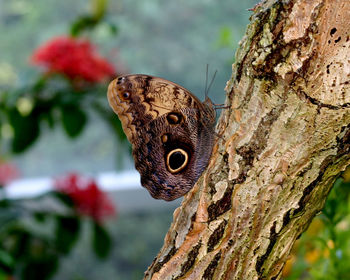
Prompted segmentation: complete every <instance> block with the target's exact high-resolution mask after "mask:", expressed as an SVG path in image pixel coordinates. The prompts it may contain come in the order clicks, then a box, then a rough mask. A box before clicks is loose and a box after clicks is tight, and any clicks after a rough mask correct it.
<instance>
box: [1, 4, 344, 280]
mask: <svg viewBox="0 0 350 280" xmlns="http://www.w3.org/2000/svg"><path fill="white" fill-rule="evenodd" d="M257 2H258V1H256V0H249V1H238V0H221V1H213V0H205V1H203V0H201V1H200V0H186V1H185V0H177V1H160V0H144V1H136V0H128V1H118V0H114V1H108V0H90V1H87V0H85V1H83V0H76V1H54V0H0V34H1V38H0V54H1V55H0V136H1V138H0V280H10V279H36V280H41V279H55V280H59V279H72V280H88V279H101V277H102V278H103V279H141V278H142V277H143V272H144V271H145V270H146V269H147V267H148V265H150V264H151V262H152V260H153V258H154V257H155V256H156V254H157V252H158V251H159V249H160V248H161V246H162V244H163V238H164V235H165V233H166V231H167V229H168V228H169V226H170V223H171V221H172V213H173V211H174V209H175V208H176V207H177V206H178V205H179V204H180V203H181V199H178V200H176V201H174V202H171V203H166V202H163V201H158V200H154V199H152V198H151V197H150V195H149V194H148V192H147V190H145V189H144V188H142V187H141V186H140V183H139V175H138V173H137V172H136V171H135V170H134V166H133V165H134V164H133V160H132V157H131V149H130V144H129V143H128V141H126V138H125V136H124V134H123V132H122V129H121V125H120V122H119V120H118V118H117V116H116V115H114V113H113V112H112V110H111V109H110V108H109V106H108V103H107V99H106V91H107V86H108V83H109V82H110V81H111V80H112V79H113V78H114V77H116V76H117V75H119V74H126V73H144V74H149V75H154V76H160V77H163V78H165V79H168V80H171V81H173V82H175V83H178V84H180V85H182V86H184V87H185V88H187V89H189V90H190V91H191V92H193V93H194V94H195V95H197V96H198V97H199V98H200V99H202V100H203V98H204V87H205V75H206V65H207V64H209V77H211V75H213V73H214V71H215V70H218V74H217V75H216V79H215V81H214V84H213V86H212V88H211V91H210V93H209V96H210V98H211V99H212V100H213V101H214V103H223V102H224V100H225V94H224V87H225V84H226V81H227V80H228V79H229V78H230V75H231V67H232V63H233V62H234V53H235V50H236V48H237V46H238V41H239V40H240V39H241V38H242V37H243V35H244V31H245V28H246V26H247V24H248V23H249V16H250V15H251V11H249V10H248V9H249V8H253V7H254V5H255V4H256V3H257ZM349 181H350V172H349V171H347V172H345V173H344V174H343V178H340V179H339V180H338V181H337V184H336V186H335V187H334V189H333V191H332V193H331V196H330V198H329V200H328V201H327V205H326V208H325V210H324V211H323V214H322V215H320V217H319V218H317V219H315V221H314V222H313V224H312V225H311V226H310V228H309V231H308V233H307V234H305V235H303V238H301V240H300V241H299V242H298V244H297V245H296V246H295V248H294V250H293V254H292V255H291V257H290V260H289V261H288V263H287V265H286V268H285V271H284V277H285V279H346V277H348V278H350V268H349V265H348V263H350V262H349V258H350V249H349V248H350V246H349V245H350V244H349V242H350V229H349V217H350V216H349V205H350V204H349V201H350V200H349V193H350V192H349V183H348V182H349ZM325 275H326V276H325ZM322 277H326V278H322ZM344 277H345V278H344Z"/></svg>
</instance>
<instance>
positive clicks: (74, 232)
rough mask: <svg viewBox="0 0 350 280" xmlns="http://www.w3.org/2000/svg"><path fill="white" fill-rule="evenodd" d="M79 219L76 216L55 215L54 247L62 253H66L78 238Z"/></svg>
mask: <svg viewBox="0 0 350 280" xmlns="http://www.w3.org/2000/svg"><path fill="white" fill-rule="evenodd" d="M79 232H80V220H79V218H78V217H65V216H57V220H56V247H57V249H58V250H59V251H60V252H62V253H63V254H68V253H69V252H70V250H71V249H72V247H73V245H74V244H75V242H76V241H77V239H78V236H79Z"/></svg>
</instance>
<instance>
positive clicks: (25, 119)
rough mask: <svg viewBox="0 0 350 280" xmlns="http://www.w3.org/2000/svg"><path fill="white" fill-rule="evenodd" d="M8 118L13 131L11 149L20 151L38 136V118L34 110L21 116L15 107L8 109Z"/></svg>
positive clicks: (15, 151) (16, 151)
mask: <svg viewBox="0 0 350 280" xmlns="http://www.w3.org/2000/svg"><path fill="white" fill-rule="evenodd" d="M8 118H9V122H10V124H11V126H12V128H13V131H14V138H13V140H12V151H13V152H14V153H21V152H23V151H24V150H26V149H27V148H28V147H29V146H30V145H32V144H33V143H34V142H35V140H36V139H37V138H38V136H39V134H40V130H39V118H38V116H37V114H36V113H35V111H34V110H33V111H32V113H31V114H29V115H27V116H22V115H21V114H20V113H19V112H18V110H17V109H16V108H13V109H10V110H9V111H8Z"/></svg>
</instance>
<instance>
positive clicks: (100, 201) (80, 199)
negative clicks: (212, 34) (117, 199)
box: [55, 174, 116, 222]
mask: <svg viewBox="0 0 350 280" xmlns="http://www.w3.org/2000/svg"><path fill="white" fill-rule="evenodd" d="M55 188H56V189H57V190H58V191H60V192H62V193H65V194H67V195H68V196H69V197H70V198H71V199H72V200H73V202H74V204H75V207H76V209H77V211H78V212H79V213H81V214H83V215H87V216H90V217H92V218H93V219H94V220H95V221H97V222H101V221H102V220H103V219H105V218H107V217H109V216H113V215H115V213H116V210H115V207H114V205H113V203H112V201H111V200H110V199H109V197H108V196H107V195H106V193H104V192H103V191H101V190H100V189H99V187H98V186H97V184H96V182H95V181H93V180H89V179H86V178H82V177H79V176H78V175H77V174H70V175H68V176H66V177H63V178H59V179H57V180H56V181H55Z"/></svg>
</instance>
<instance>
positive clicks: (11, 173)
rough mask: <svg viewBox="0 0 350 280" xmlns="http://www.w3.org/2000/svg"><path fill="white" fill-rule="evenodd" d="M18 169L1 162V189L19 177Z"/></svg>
mask: <svg viewBox="0 0 350 280" xmlns="http://www.w3.org/2000/svg"><path fill="white" fill-rule="evenodd" d="M18 174H19V172H18V169H17V168H16V166H14V165H13V164H10V163H7V162H1V161H0V187H3V186H5V185H6V184H8V183H10V182H11V181H12V180H14V179H16V178H17V177H18Z"/></svg>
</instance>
